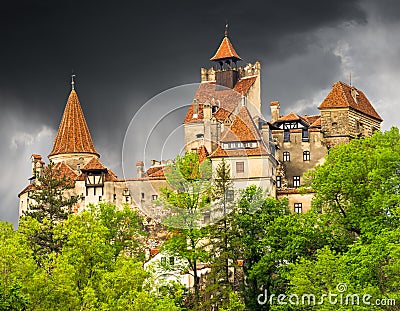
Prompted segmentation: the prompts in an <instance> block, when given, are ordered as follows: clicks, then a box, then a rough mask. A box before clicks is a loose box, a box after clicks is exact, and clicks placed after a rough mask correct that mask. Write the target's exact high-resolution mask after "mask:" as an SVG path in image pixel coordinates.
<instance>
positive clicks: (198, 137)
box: [196, 134, 204, 139]
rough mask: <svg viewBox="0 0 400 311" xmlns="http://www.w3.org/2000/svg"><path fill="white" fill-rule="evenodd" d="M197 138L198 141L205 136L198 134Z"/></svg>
mask: <svg viewBox="0 0 400 311" xmlns="http://www.w3.org/2000/svg"><path fill="white" fill-rule="evenodd" d="M196 137H197V139H200V138H203V137H204V134H197V135H196Z"/></svg>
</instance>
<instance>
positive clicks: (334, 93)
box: [318, 81, 382, 121]
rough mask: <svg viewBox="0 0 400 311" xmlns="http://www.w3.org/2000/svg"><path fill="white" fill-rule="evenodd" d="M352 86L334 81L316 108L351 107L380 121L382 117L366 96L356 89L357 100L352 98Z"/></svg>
mask: <svg viewBox="0 0 400 311" xmlns="http://www.w3.org/2000/svg"><path fill="white" fill-rule="evenodd" d="M351 89H352V87H351V86H350V85H348V84H346V83H344V82H342V81H339V82H335V83H334V84H333V87H332V90H331V91H330V92H329V94H328V96H326V98H325V99H324V100H323V102H322V103H321V105H319V107H318V109H330V108H353V109H354V110H357V111H359V112H362V113H364V114H366V115H368V116H370V117H372V118H374V119H377V120H379V121H382V118H381V117H380V116H379V114H378V113H377V112H376V111H375V109H374V107H373V106H372V105H371V103H370V102H369V100H368V99H367V97H366V96H365V95H364V93H363V92H362V91H360V90H356V91H357V93H358V95H357V96H356V99H357V100H354V98H353V96H352V95H351Z"/></svg>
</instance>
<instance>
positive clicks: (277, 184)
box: [276, 176, 282, 188]
mask: <svg viewBox="0 0 400 311" xmlns="http://www.w3.org/2000/svg"><path fill="white" fill-rule="evenodd" d="M276 187H277V188H280V187H282V176H276Z"/></svg>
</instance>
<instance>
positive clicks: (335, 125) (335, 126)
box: [332, 122, 337, 130]
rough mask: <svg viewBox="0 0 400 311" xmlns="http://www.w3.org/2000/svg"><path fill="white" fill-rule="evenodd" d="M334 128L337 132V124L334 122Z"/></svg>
mask: <svg viewBox="0 0 400 311" xmlns="http://www.w3.org/2000/svg"><path fill="white" fill-rule="evenodd" d="M332 127H333V128H334V129H335V130H336V129H337V122H332Z"/></svg>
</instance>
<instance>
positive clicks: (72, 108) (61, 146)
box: [49, 90, 99, 156]
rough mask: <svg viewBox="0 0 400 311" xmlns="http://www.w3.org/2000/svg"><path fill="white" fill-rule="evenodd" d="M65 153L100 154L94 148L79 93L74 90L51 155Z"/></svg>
mask: <svg viewBox="0 0 400 311" xmlns="http://www.w3.org/2000/svg"><path fill="white" fill-rule="evenodd" d="M65 153H92V154H95V155H99V154H98V153H97V151H96V149H95V148H94V144H93V141H92V137H91V136H90V132H89V128H88V126H87V124H86V120H85V116H84V115H83V111H82V108H81V104H80V103H79V99H78V95H77V94H76V92H75V90H72V91H71V93H70V95H69V97H68V101H67V104H66V106H65V110H64V114H63V116H62V119H61V123H60V127H59V129H58V132H57V136H56V138H55V140H54V146H53V150H52V151H51V153H50V154H49V156H53V155H57V154H65Z"/></svg>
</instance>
